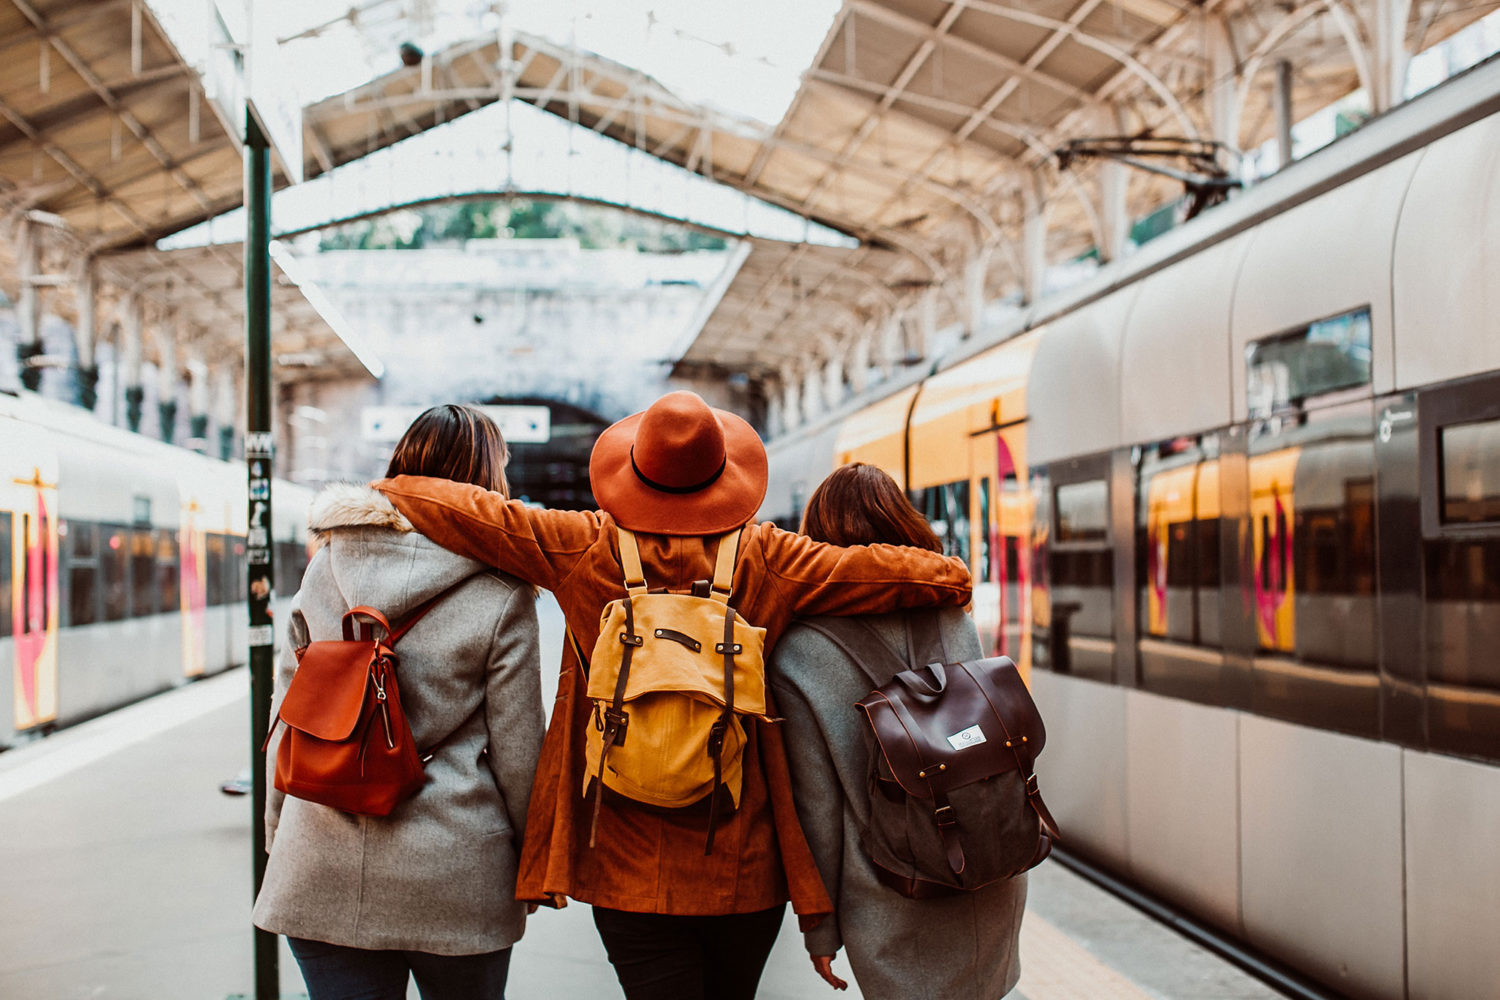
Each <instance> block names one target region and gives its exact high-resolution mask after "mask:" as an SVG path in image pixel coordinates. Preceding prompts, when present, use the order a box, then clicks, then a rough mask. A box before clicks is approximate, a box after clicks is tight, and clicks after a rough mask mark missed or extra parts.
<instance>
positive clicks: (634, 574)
mask: <svg viewBox="0 0 1500 1000" xmlns="http://www.w3.org/2000/svg"><path fill="white" fill-rule="evenodd" d="M615 533H616V534H617V535H618V536H619V538H620V567H621V568H622V569H623V570H624V571H625V592H626V593H628V594H629V595H630V596H631V597H642V596H644V595H645V593H646V571H645V570H644V569H642V568H641V550H640V547H639V546H638V545H636V543H635V534H634V533H632V532H630V531H627V530H626V529H624V528H622V527H620V526H619V525H618V524H617V525H615Z"/></svg>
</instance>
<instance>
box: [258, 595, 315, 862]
mask: <svg viewBox="0 0 1500 1000" xmlns="http://www.w3.org/2000/svg"><path fill="white" fill-rule="evenodd" d="M311 641H312V637H311V635H310V634H309V633H308V630H307V619H305V618H303V617H302V594H301V592H300V591H299V592H298V593H297V595H296V596H295V597H293V598H292V603H291V607H289V608H288V609H287V624H286V635H285V636H284V637H283V638H282V643H281V656H280V657H279V658H278V659H277V661H276V678H275V680H274V681H273V682H272V686H271V730H272V734H271V736H272V738H271V740H270V742H268V743H267V744H266V774H267V775H274V774H275V773H276V751H277V750H278V749H279V748H280V746H281V740H282V737H284V736H285V735H286V727H285V726H282V727H281V728H280V730H279V731H278V730H277V728H276V713H277V712H279V711H280V710H281V701H282V699H283V698H285V697H286V689H287V688H289V687H291V685H292V677H293V675H295V674H296V673H297V650H298V649H300V648H302V647H303V646H306V645H307V644H308V643H309V642H311ZM285 799H286V793H285V792H282V791H280V790H279V789H277V788H276V786H275V785H274V784H272V783H271V782H270V781H267V782H266V853H267V854H269V853H271V843H272V841H274V840H275V839H276V827H277V826H278V825H279V824H280V822H281V804H282V802H283V801H284V800H285Z"/></svg>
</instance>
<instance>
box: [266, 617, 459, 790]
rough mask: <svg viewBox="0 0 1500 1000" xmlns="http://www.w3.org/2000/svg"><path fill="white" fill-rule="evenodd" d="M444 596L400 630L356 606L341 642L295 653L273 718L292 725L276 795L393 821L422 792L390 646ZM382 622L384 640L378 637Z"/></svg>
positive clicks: (280, 752) (280, 755)
mask: <svg viewBox="0 0 1500 1000" xmlns="http://www.w3.org/2000/svg"><path fill="white" fill-rule="evenodd" d="M441 597H442V595H441V594H439V595H438V596H437V597H434V598H433V599H432V600H430V601H428V602H427V603H425V604H423V605H422V606H421V607H419V608H418V609H417V610H416V611H415V612H414V613H413V614H412V615H411V616H410V617H409V618H407V620H406V621H405V623H403V624H402V626H401V627H400V628H399V629H395V630H392V629H391V626H390V623H389V622H388V621H386V619H385V616H384V615H382V614H381V613H380V612H379V611H376V610H375V609H374V608H369V607H357V608H352V609H350V610H349V612H348V613H346V614H345V615H344V619H343V631H344V637H343V639H342V641H340V640H337V639H332V640H321V641H318V642H311V643H308V644H307V645H306V646H303V647H302V648H301V649H299V650H297V672H296V674H295V675H293V677H292V683H291V685H290V687H288V688H287V692H286V697H285V698H283V699H282V700H281V708H280V710H279V711H278V712H277V714H276V722H280V723H284V724H285V725H286V727H287V731H286V735H285V736H284V737H282V740H281V745H280V746H279V747H278V748H277V750H276V777H275V785H276V787H277V788H278V789H279V790H281V791H283V792H285V793H286V794H288V795H292V796H296V797H297V798H299V799H306V800H307V801H309V802H317V803H319V804H321V805H325V806H332V807H333V808H335V809H342V810H344V811H345V812H351V813H358V814H360V815H363V816H389V815H390V813H391V810H393V809H395V808H396V806H397V805H398V804H399V803H401V802H402V801H404V800H405V799H408V798H410V797H411V796H412V795H415V794H416V793H417V791H418V790H419V789H420V788H421V787H422V785H423V784H424V783H425V782H426V780H427V778H426V775H425V774H424V773H423V770H422V756H421V755H420V754H419V753H418V752H417V746H416V742H415V740H413V738H412V734H411V726H410V725H409V724H408V723H407V721H406V712H405V711H404V710H403V709H402V707H401V689H400V687H399V686H398V685H397V684H396V664H397V662H398V661H397V658H396V653H395V650H394V648H393V647H394V646H395V645H396V643H397V642H399V641H400V640H401V637H402V636H404V635H405V634H406V633H407V632H408V631H410V630H411V627H412V626H413V625H415V624H416V623H417V622H418V621H420V620H421V619H422V616H423V615H425V614H426V613H427V612H428V611H429V610H431V608H432V606H433V605H434V604H436V603H437V602H438V600H439V599H440V598H441ZM360 619H366V621H359V620H360ZM356 623H358V625H359V630H360V636H359V638H356V637H355V625H356ZM372 623H373V624H372ZM377 625H378V626H379V627H380V628H381V629H382V630H383V631H384V633H385V638H383V639H377V638H375V635H374V626H377ZM275 731H276V725H275V723H273V724H272V726H271V733H274V732H275ZM270 742H271V734H270V733H267V735H266V745H270ZM261 749H262V751H264V749H265V747H262V748H261Z"/></svg>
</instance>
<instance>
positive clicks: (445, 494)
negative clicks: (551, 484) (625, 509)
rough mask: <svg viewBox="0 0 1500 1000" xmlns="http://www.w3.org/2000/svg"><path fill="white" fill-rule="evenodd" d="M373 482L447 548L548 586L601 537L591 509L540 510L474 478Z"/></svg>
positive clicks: (564, 576) (553, 587)
mask: <svg viewBox="0 0 1500 1000" xmlns="http://www.w3.org/2000/svg"><path fill="white" fill-rule="evenodd" d="M370 485H371V486H373V487H374V488H375V489H377V490H379V491H380V492H382V493H384V494H385V495H386V496H387V497H389V498H390V501H391V503H393V504H395V505H396V509H397V510H399V511H400V512H401V513H402V514H404V515H405V516H406V518H407V520H409V521H411V523H412V524H413V525H414V526H415V527H416V529H417V530H418V531H419V532H421V533H422V534H424V535H426V536H427V537H428V538H430V539H432V540H433V541H434V542H437V543H438V544H439V545H441V546H443V547H444V548H446V549H451V550H452V551H454V552H457V553H459V554H460V555H465V556H468V557H469V558H470V559H477V560H479V561H480V562H482V563H485V564H486V565H489V566H494V567H495V568H496V569H499V570H502V571H504V572H506V573H509V574H511V575H512V576H518V577H520V578H521V579H522V580H525V581H526V582H527V583H534V584H536V585H537V586H539V587H545V588H547V589H548V590H556V589H557V584H558V583H559V582H560V581H562V580H565V579H567V577H568V574H569V573H571V572H572V571H573V569H574V567H576V566H577V565H578V562H579V560H580V559H582V558H583V555H584V553H585V552H587V551H588V550H589V547H590V546H592V545H593V544H594V542H595V541H596V540H597V539H598V537H599V529H600V526H601V525H600V521H599V518H598V516H597V515H595V514H593V513H591V512H585V511H574V510H538V509H536V508H534V507H527V506H526V505H525V504H524V503H522V502H521V501H519V500H507V499H505V497H504V495H502V494H500V493H495V492H493V491H491V490H485V489H480V488H479V487H478V486H473V485H470V484H468V483H455V482H453V481H452V480H448V479H430V478H427V477H425V476H397V477H396V478H395V479H380V480H377V481H375V482H373V483H371V484H370Z"/></svg>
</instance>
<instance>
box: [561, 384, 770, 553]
mask: <svg viewBox="0 0 1500 1000" xmlns="http://www.w3.org/2000/svg"><path fill="white" fill-rule="evenodd" d="M589 484H590V486H591V487H592V488H593V491H594V499H595V500H597V501H598V502H599V506H600V507H601V508H602V509H603V510H604V511H605V512H606V513H608V514H609V515H610V516H611V517H613V518H614V519H615V522H616V523H617V524H619V525H620V527H622V528H627V529H629V530H630V531H640V532H645V533H647V534H654V535H717V534H723V533H724V532H726V531H732V530H734V529H735V528H738V527H740V526H741V525H743V524H745V523H746V522H747V521H749V520H750V519H751V518H752V517H754V516H755V512H756V511H757V510H759V509H760V504H761V501H762V500H764V499H765V497H766V448H765V445H763V444H762V443H761V440H760V435H759V434H757V433H755V428H753V427H751V426H750V425H749V424H748V423H746V422H745V420H743V419H742V418H740V417H737V416H735V415H734V414H733V413H730V412H728V411H727V410H717V409H714V408H713V407H710V406H709V405H708V404H707V403H705V402H704V401H703V399H702V397H701V396H699V395H698V394H697V393H695V392H671V393H668V394H667V395H665V396H663V397H662V398H661V399H658V400H657V401H656V402H654V403H652V404H651V405H650V406H649V407H648V408H647V409H645V410H643V411H642V412H640V413H635V414H632V415H631V416H628V417H626V418H625V419H624V420H621V421H619V422H618V423H615V424H613V425H611V426H610V427H608V428H606V429H605V431H604V433H603V434H600V435H599V440H598V441H597V442H595V443H594V453H593V455H592V456H591V457H590V458H589Z"/></svg>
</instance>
